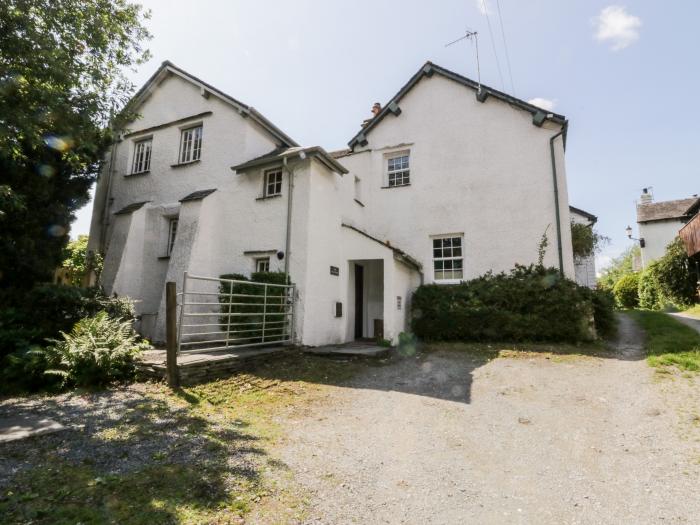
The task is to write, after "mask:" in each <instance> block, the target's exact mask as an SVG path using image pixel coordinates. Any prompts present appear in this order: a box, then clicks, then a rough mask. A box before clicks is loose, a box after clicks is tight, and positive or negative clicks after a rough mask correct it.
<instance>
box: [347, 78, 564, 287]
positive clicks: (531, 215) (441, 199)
mask: <svg viewBox="0 0 700 525" xmlns="http://www.w3.org/2000/svg"><path fill="white" fill-rule="evenodd" d="M399 105H400V107H401V110H402V113H401V115H399V116H398V117H395V116H393V115H388V116H387V117H385V118H384V120H383V121H382V122H381V123H380V124H379V125H378V126H377V127H375V128H373V129H372V130H371V131H370V132H369V133H368V135H367V138H368V141H369V144H368V145H367V146H366V147H363V148H362V147H358V148H357V149H356V151H357V152H358V153H356V154H355V155H351V156H347V157H343V158H341V159H339V161H340V162H341V163H342V164H343V165H344V166H346V167H347V168H348V169H349V170H350V172H351V173H350V174H351V175H352V176H358V177H360V178H361V179H362V181H363V193H364V199H363V203H364V204H365V205H366V207H365V208H363V209H360V207H359V206H357V204H356V203H354V202H353V201H352V200H348V201H346V206H345V208H344V210H343V213H344V215H346V216H352V217H357V219H356V220H360V221H361V224H362V227H364V228H367V229H370V230H371V231H373V232H374V233H376V234H377V235H378V236H379V237H381V238H386V239H390V240H391V242H392V243H394V245H395V246H398V247H399V248H401V249H402V250H405V251H406V252H408V253H409V254H411V255H412V256H414V257H417V258H418V259H419V260H420V262H421V263H422V264H423V267H424V269H425V279H426V282H432V281H433V272H432V244H431V241H430V237H431V236H432V235H438V234H446V233H463V234H464V246H465V250H464V251H465V258H464V267H465V276H464V277H465V279H468V278H473V277H477V276H479V275H482V274H484V273H485V272H487V271H489V270H493V271H496V272H499V271H507V270H509V269H511V268H512V267H513V266H514V265H515V264H516V263H519V264H530V263H533V262H536V260H537V248H538V244H539V242H540V239H541V237H542V235H543V233H544V232H545V230H546V231H547V234H548V238H549V249H548V251H547V254H546V258H545V264H547V265H550V266H557V265H558V255H557V242H556V225H555V206H554V196H553V183H552V171H551V159H550V148H549V139H550V137H551V136H552V135H554V134H555V133H556V132H558V131H559V126H554V125H552V124H550V123H546V124H545V125H544V126H543V127H542V128H538V127H536V126H534V125H533V124H532V115H531V114H530V113H528V112H526V111H523V110H519V109H516V108H514V107H511V106H509V105H508V104H505V103H503V102H502V101H499V100H496V99H494V98H488V99H487V101H486V102H485V103H481V102H478V101H477V100H476V97H475V95H474V91H473V90H471V89H469V88H466V87H464V86H462V85H460V84H457V83H456V82H453V81H451V80H448V79H445V78H443V77H441V76H439V75H434V76H433V77H431V78H423V79H422V80H421V81H420V82H419V83H418V84H417V85H416V86H415V87H414V88H413V89H412V90H411V91H410V92H409V93H408V94H407V95H406V96H405V97H404V98H403V99H402V100H401V102H400V104H399ZM555 146H556V154H557V169H558V175H559V176H558V180H559V193H560V199H559V204H560V213H561V226H562V245H563V256H564V271H565V273H566V274H567V275H568V276H570V277H573V276H574V264H573V255H572V250H571V232H570V229H569V209H568V198H567V186H566V172H565V165H564V155H563V147H562V140H561V138H560V139H557V141H556V143H555ZM406 149H408V150H410V162H411V185H410V186H408V187H400V188H390V189H383V188H382V187H383V186H385V185H386V181H385V171H386V154H388V153H392V152H397V151H402V150H406ZM346 179H347V181H346V184H347V185H348V186H350V184H351V181H352V179H353V177H346ZM358 216H359V217H358Z"/></svg>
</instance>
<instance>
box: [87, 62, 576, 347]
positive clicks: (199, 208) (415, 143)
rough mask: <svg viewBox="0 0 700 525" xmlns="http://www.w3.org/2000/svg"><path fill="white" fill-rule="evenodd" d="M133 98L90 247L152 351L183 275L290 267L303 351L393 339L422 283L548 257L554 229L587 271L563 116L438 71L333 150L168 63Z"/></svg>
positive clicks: (427, 69) (561, 258) (553, 262)
mask: <svg viewBox="0 0 700 525" xmlns="http://www.w3.org/2000/svg"><path fill="white" fill-rule="evenodd" d="M132 103H133V106H134V107H135V108H136V110H137V112H138V114H139V117H138V119H137V120H135V121H134V122H132V123H130V125H129V129H125V130H123V133H122V134H121V140H120V141H119V142H118V143H117V144H116V145H115V146H114V148H113V151H112V152H111V154H110V155H109V158H108V162H107V163H106V166H105V169H104V171H103V173H102V174H101V176H100V179H99V182H98V185H97V190H96V195H95V207H94V211H93V217H92V225H91V231H90V246H89V249H91V250H94V251H100V252H102V253H103V254H104V261H105V262H104V270H103V272H102V276H101V280H102V284H103V286H104V288H105V290H106V291H107V292H108V293H110V294H112V293H116V294H118V295H125V296H129V297H131V298H133V299H134V300H135V301H136V309H137V313H138V315H139V318H140V326H139V329H140V331H141V332H142V333H143V334H144V335H145V336H147V337H150V338H151V339H153V340H156V341H162V340H163V339H164V332H165V315H164V311H165V297H164V296H165V294H164V289H165V283H166V281H175V282H176V283H177V285H178V288H180V287H181V286H182V281H183V273H184V272H185V271H187V272H190V273H192V274H197V275H204V276H213V277H218V276H219V275H222V274H231V273H241V274H246V275H250V274H251V273H252V272H254V271H257V270H269V271H285V270H287V271H288V273H289V276H290V278H291V281H292V282H293V283H295V285H296V287H297V294H296V304H295V327H294V330H295V341H296V342H297V343H299V344H304V345H311V346H316V345H323V344H331V343H341V342H346V341H352V340H354V339H357V338H366V337H377V336H379V335H381V336H383V338H385V339H388V340H390V341H392V342H396V341H397V339H398V335H399V334H400V333H401V332H402V331H406V330H408V329H409V326H408V325H409V313H410V306H411V294H412V292H413V291H414V290H415V289H416V288H417V287H418V286H419V285H420V284H421V283H454V282H459V281H461V280H466V279H470V278H473V277H477V276H479V275H482V274H484V273H485V272H488V271H493V272H500V271H507V270H510V269H511V268H513V266H514V265H516V264H525V265H527V264H531V263H535V262H536V261H537V258H538V245H539V244H540V241H541V239H542V236H543V235H546V236H547V239H548V241H549V242H548V249H547V251H546V255H545V258H544V263H545V264H546V265H548V266H553V267H557V268H560V269H561V271H562V272H563V273H564V274H565V275H566V276H568V277H571V278H574V277H575V271H574V259H573V255H572V246H571V231H570V226H569V224H570V220H571V218H570V212H569V202H568V196H567V183H566V170H565V162H564V148H565V143H566V132H567V121H566V119H565V118H564V117H563V116H561V115H557V114H553V113H550V112H546V111H543V110H542V109H540V108H538V107H535V106H532V105H530V104H528V103H526V102H523V101H521V100H518V99H516V98H514V97H511V96H509V95H507V94H504V93H501V92H499V91H496V90H494V89H492V88H489V87H486V86H483V85H482V86H479V85H478V84H477V83H475V82H474V81H472V80H469V79H467V78H465V77H462V76H460V75H458V74H456V73H454V72H451V71H448V70H446V69H444V68H442V67H439V66H437V65H435V64H432V63H430V62H428V63H426V64H425V65H423V66H422V67H421V68H420V69H419V70H418V72H417V73H416V74H415V75H414V76H413V77H412V78H411V79H410V80H409V81H408V83H407V84H406V85H405V86H403V87H402V88H401V90H400V91H399V92H398V93H397V94H396V95H395V96H394V97H393V98H392V99H391V100H390V101H389V103H387V104H386V105H385V106H384V107H381V106H380V105H379V104H375V106H374V108H373V111H372V113H373V115H372V117H371V118H370V119H369V120H367V121H365V122H364V124H363V125H362V127H361V129H360V131H359V132H358V133H357V135H356V136H355V137H353V138H352V140H351V141H350V142H349V144H348V146H349V147H348V149H346V150H341V151H336V152H331V153H329V152H327V151H325V150H324V149H323V148H321V147H301V146H299V144H297V143H296V142H295V141H294V140H293V139H292V138H290V137H289V136H288V135H286V134H285V133H284V132H283V131H281V130H280V129H279V128H277V127H276V126H275V125H274V124H273V123H272V122H270V121H269V120H268V119H266V118H265V117H264V116H262V115H261V114H260V113H258V112H257V111H256V110H255V109H254V108H252V107H250V106H247V105H245V104H243V103H242V102H240V101H238V100H236V99H234V98H233V97H231V96H229V95H227V94H225V93H222V92H221V91H219V90H217V89H216V88H214V87H213V86H210V85H209V84H206V83H205V82H203V81H202V80H199V79H198V78H196V77H194V76H192V75H191V74H189V73H187V72H185V71H183V70H182V69H180V68H178V67H176V66H175V65H173V64H172V63H170V62H164V63H163V64H162V66H161V67H160V68H159V69H158V71H157V72H156V73H155V74H154V75H153V76H152V77H151V78H150V80H149V81H148V82H147V83H146V85H145V86H144V87H143V88H142V89H141V90H140V91H139V92H138V93H137V95H136V96H135V99H134V100H133V101H132ZM379 332H381V333H379Z"/></svg>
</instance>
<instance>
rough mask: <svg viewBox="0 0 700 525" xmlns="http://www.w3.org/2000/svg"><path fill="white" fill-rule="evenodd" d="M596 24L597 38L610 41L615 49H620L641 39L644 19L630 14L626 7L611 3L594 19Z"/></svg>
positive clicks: (599, 40)
mask: <svg viewBox="0 0 700 525" xmlns="http://www.w3.org/2000/svg"><path fill="white" fill-rule="evenodd" d="M593 23H594V24H595V26H596V34H595V39H596V40H598V42H603V43H609V44H610V48H611V49H612V50H613V51H619V50H620V49H624V48H626V47H627V46H629V45H631V44H633V43H634V42H636V41H637V40H639V28H640V27H642V19H641V18H639V17H638V16H634V15H630V14H629V13H627V10H626V9H625V8H624V7H621V6H618V5H611V6H608V7H605V8H603V10H602V11H601V12H600V14H599V15H598V16H597V17H595V18H594V19H593Z"/></svg>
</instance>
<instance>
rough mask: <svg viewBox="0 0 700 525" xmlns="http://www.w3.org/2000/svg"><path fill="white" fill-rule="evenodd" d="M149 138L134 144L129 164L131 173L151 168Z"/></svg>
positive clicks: (142, 171)
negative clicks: (131, 160) (132, 158)
mask: <svg viewBox="0 0 700 525" xmlns="http://www.w3.org/2000/svg"><path fill="white" fill-rule="evenodd" d="M152 144H153V141H152V140H151V139H147V140H140V141H139V142H137V143H135V144H134V161H133V162H132V164H131V173H132V174H133V173H144V172H146V171H148V170H150V169H151V145H152Z"/></svg>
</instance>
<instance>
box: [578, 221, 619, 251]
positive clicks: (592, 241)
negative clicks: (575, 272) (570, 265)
mask: <svg viewBox="0 0 700 525" xmlns="http://www.w3.org/2000/svg"><path fill="white" fill-rule="evenodd" d="M607 242H610V239H609V238H608V237H605V236H604V235H601V234H599V233H598V232H597V231H595V229H594V228H593V225H592V224H581V223H578V222H574V221H571V247H572V248H573V252H574V257H588V256H590V255H593V254H594V253H596V252H597V251H599V250H600V249H601V247H602V245H604V244H605V243H607Z"/></svg>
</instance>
